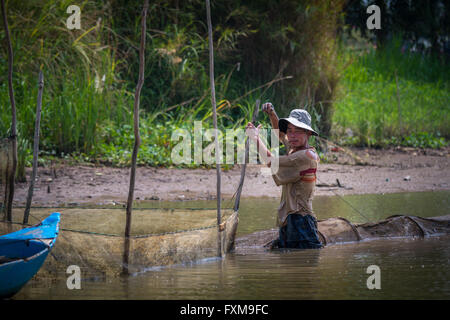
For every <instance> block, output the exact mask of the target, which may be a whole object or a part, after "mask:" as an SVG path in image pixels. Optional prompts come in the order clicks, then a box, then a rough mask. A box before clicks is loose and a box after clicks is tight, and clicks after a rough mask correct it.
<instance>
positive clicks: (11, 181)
mask: <svg viewBox="0 0 450 320" xmlns="http://www.w3.org/2000/svg"><path fill="white" fill-rule="evenodd" d="M1 6H2V16H3V26H4V28H5V35H6V43H7V46H8V86H9V100H10V101H11V139H12V141H11V143H12V151H13V152H12V157H13V161H12V168H11V171H10V172H12V174H10V177H9V181H5V184H6V185H7V188H8V199H5V202H6V220H7V221H12V203H13V200H14V178H15V176H16V167H17V130H16V100H15V99H14V89H13V82H12V76H13V62H14V55H13V50H12V45H11V37H10V35H9V28H8V19H7V18H6V7H5V0H1Z"/></svg>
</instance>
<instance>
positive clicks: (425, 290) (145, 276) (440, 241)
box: [15, 192, 450, 300]
mask: <svg viewBox="0 0 450 320" xmlns="http://www.w3.org/2000/svg"><path fill="white" fill-rule="evenodd" d="M449 195H450V192H427V193H404V194H386V195H364V196H346V197H344V199H345V201H346V202H348V203H350V205H351V206H353V207H354V208H356V209H357V210H358V211H360V213H361V214H362V215H364V216H365V217H367V218H368V219H369V220H371V221H377V220H380V219H383V218H385V217H387V216H390V215H393V214H410V215H418V216H424V217H429V216H438V215H445V214H449V213H450V212H449V211H450V210H449V208H450V203H449ZM346 202H344V201H343V200H342V199H339V198H337V197H316V198H315V202H314V208H315V211H316V213H317V215H318V217H319V219H325V218H328V217H333V216H342V217H346V218H347V219H350V220H351V221H353V222H365V221H366V219H365V218H364V217H363V216H362V215H361V214H360V213H357V212H356V211H355V210H354V209H352V208H351V207H350V205H349V204H348V203H346ZM167 205H170V206H172V207H179V208H180V207H184V206H189V207H195V206H197V207H203V208H204V207H214V206H215V202H214V201H210V202H207V201H197V202H190V203H189V204H186V203H181V202H180V203H161V202H159V203H157V205H156V206H167ZM277 205H278V201H277V200H272V199H255V200H245V199H244V200H243V201H242V203H241V210H240V224H239V231H238V233H239V235H243V234H247V233H250V232H254V231H258V230H263V229H268V228H273V227H274V226H275V210H276V208H277ZM140 206H141V207H144V206H150V204H149V203H141V204H140ZM151 206H155V203H152V204H151ZM82 210H87V209H82ZM370 265H377V266H379V268H380V281H381V289H379V290H377V289H373V290H369V289H368V288H367V285H366V281H367V279H368V277H369V276H370V274H367V273H366V271H367V267H369V266H370ZM66 279H67V278H66V275H65V273H64V272H62V273H61V276H60V278H59V279H58V280H57V281H54V282H53V283H44V282H39V281H31V282H30V283H28V284H27V285H26V287H25V288H24V289H22V291H21V292H20V293H19V294H17V295H16V296H15V299H194V300H199V299H366V298H367V299H449V298H450V237H448V236H447V237H439V238H427V239H390V240H377V241H370V242H361V243H353V244H341V245H334V246H329V247H326V248H323V249H321V250H298V251H286V252H283V251H275V252H268V251H265V250H253V251H252V250H249V249H246V250H245V251H242V250H237V251H236V252H234V253H232V254H228V255H227V257H226V258H224V259H221V260H219V259H207V260H203V261H199V262H198V263H196V264H191V265H177V266H171V267H165V268H153V269H150V270H148V271H147V272H144V273H141V274H137V275H134V276H131V277H127V278H117V279H112V280H111V279H108V280H102V279H100V280H95V279H83V280H82V283H81V287H82V288H81V289H80V290H76V289H74V290H69V289H67V286H66Z"/></svg>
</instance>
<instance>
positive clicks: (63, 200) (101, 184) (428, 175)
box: [14, 148, 450, 206]
mask: <svg viewBox="0 0 450 320" xmlns="http://www.w3.org/2000/svg"><path fill="white" fill-rule="evenodd" d="M351 152H352V154H353V156H350V155H349V154H348V153H345V152H342V151H335V152H332V151H330V152H329V153H328V154H327V158H328V161H330V163H324V162H322V163H321V164H320V166H319V171H318V175H317V176H318V182H317V186H318V187H317V189H316V190H317V191H316V195H335V194H340V195H345V194H367V193H394V192H415V191H433V190H450V170H449V168H450V148H446V149H441V150H421V149H413V148H395V149H394V148H393V149H387V150H386V149H383V150H376V149H352V150H351ZM361 161H362V162H363V163H364V164H363V165H361V164H357V163H358V162H359V163H361ZM30 172H31V169H30V168H29V169H27V173H28V174H29V173H30ZM129 172H130V169H129V168H113V167H107V166H95V165H77V166H69V165H66V164H64V163H58V164H55V165H53V166H52V167H39V171H38V178H37V181H36V184H35V191H34V196H33V205H34V206H38V205H41V206H51V205H62V204H66V205H68V204H72V205H74V204H82V203H93V204H111V203H119V204H121V203H124V202H125V201H126V198H127V195H128V188H129ZM28 176H29V175H28ZM239 177H240V166H238V165H236V166H235V167H234V168H233V169H231V170H226V171H223V172H222V195H223V198H225V199H229V198H231V197H232V195H233V194H234V192H235V190H236V188H237V185H238V182H239ZM27 192H28V183H22V184H18V185H17V186H16V192H15V197H14V199H15V203H16V205H24V204H25V202H26V195H27ZM280 193H281V188H279V187H277V186H276V185H275V183H274V182H273V180H272V178H271V176H270V175H268V174H266V173H265V171H264V166H263V165H249V166H248V170H247V174H246V180H245V184H244V189H243V194H242V196H243V197H264V196H265V197H276V198H278V197H279V196H280ZM215 197H216V171H215V169H176V168H152V167H139V168H138V169H137V176H136V188H135V199H136V200H154V201H158V200H202V199H215Z"/></svg>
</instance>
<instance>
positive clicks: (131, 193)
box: [122, 0, 148, 275]
mask: <svg viewBox="0 0 450 320" xmlns="http://www.w3.org/2000/svg"><path fill="white" fill-rule="evenodd" d="M147 9H148V0H145V3H144V7H143V9H142V18H141V45H140V48H139V78H138V82H137V85H136V92H135V95H134V109H133V112H134V147H133V154H132V157H131V173H130V188H129V191H128V200H127V210H126V225H125V242H124V253H123V269H122V273H123V274H124V275H127V274H128V273H129V271H128V270H129V269H128V262H129V255H130V231H131V212H132V210H133V197H134V184H135V180H136V161H137V154H138V151H139V145H140V143H141V137H140V135H139V100H140V96H141V90H142V86H143V84H144V67H145V55H144V53H145V36H146V33H147V26H146V25H147Z"/></svg>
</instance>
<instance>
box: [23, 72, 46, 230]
mask: <svg viewBox="0 0 450 320" xmlns="http://www.w3.org/2000/svg"><path fill="white" fill-rule="evenodd" d="M43 89H44V74H43V73H42V70H41V71H39V83H38V97H37V106H36V122H35V124H34V142H33V143H34V144H33V171H32V173H31V181H30V187H29V188H28V196H27V205H26V207H25V212H24V214H23V224H27V223H28V216H29V215H30V207H31V199H32V198H33V190H34V181H35V180H36V172H37V161H38V154H39V127H40V125H41V109H42V91H43ZM49 187H50V186H49Z"/></svg>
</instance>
